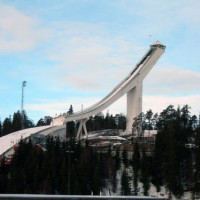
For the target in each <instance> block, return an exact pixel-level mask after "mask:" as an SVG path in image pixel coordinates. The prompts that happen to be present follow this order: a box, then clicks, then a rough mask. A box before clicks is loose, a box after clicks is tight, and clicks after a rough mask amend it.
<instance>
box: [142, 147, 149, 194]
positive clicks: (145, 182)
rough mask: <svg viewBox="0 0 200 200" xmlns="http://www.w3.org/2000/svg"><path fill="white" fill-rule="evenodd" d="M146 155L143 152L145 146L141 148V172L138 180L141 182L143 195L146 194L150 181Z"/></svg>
mask: <svg viewBox="0 0 200 200" xmlns="http://www.w3.org/2000/svg"><path fill="white" fill-rule="evenodd" d="M148 165H149V163H148V157H147V155H146V152H145V148H143V149H142V158H141V174H140V180H141V182H142V184H143V191H144V192H143V193H144V195H145V196H148V190H149V188H150V181H149V170H148Z"/></svg>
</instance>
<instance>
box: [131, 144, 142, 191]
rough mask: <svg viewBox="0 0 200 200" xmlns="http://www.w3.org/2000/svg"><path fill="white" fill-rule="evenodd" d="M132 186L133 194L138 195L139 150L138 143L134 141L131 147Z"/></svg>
mask: <svg viewBox="0 0 200 200" xmlns="http://www.w3.org/2000/svg"><path fill="white" fill-rule="evenodd" d="M132 162H133V187H134V195H138V180H139V169H140V151H139V145H138V143H137V142H136V143H135V144H134V149H133V158H132Z"/></svg>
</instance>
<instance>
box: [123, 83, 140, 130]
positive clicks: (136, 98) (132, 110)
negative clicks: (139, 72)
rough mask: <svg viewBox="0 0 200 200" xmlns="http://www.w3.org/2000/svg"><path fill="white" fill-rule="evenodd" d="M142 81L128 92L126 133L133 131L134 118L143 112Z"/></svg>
mask: <svg viewBox="0 0 200 200" xmlns="http://www.w3.org/2000/svg"><path fill="white" fill-rule="evenodd" d="M142 85H143V83H142V81H140V82H139V83H138V84H137V85H136V86H135V87H134V88H132V89H131V90H130V91H129V92H128V93H127V122H126V133H127V134H130V133H132V125H133V122H134V120H133V119H134V118H135V117H137V116H138V115H139V114H140V113H141V112H142Z"/></svg>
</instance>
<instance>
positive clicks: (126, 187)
mask: <svg viewBox="0 0 200 200" xmlns="http://www.w3.org/2000/svg"><path fill="white" fill-rule="evenodd" d="M121 195H122V196H128V195H131V187H130V177H129V176H128V173H127V171H126V169H125V170H123V172H122V176H121Z"/></svg>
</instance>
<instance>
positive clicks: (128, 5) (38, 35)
mask: <svg viewBox="0 0 200 200" xmlns="http://www.w3.org/2000/svg"><path fill="white" fill-rule="evenodd" d="M199 10H200V1H198V0H190V1H188V0H182V1H173V0H167V1H161V0H159V1H158V0H101V1H97V0H66V1H63V0H62V1H61V0H48V1H47V0H29V1H27V0H12V1H11V0H0V69H1V73H0V94H1V100H0V117H1V120H3V119H4V118H5V117H8V116H9V115H10V114H13V112H15V111H17V110H19V109H20V106H21V84H22V81H24V80H26V81H27V86H26V88H25V98H24V108H25V110H26V111H27V114H28V116H29V117H30V118H31V119H33V120H34V121H35V122H37V120H38V119H39V118H40V117H43V116H45V115H51V116H55V115H56V114H60V113H63V112H66V111H67V110H68V108H69V106H70V104H72V105H73V107H74V110H75V111H78V110H80V108H81V104H83V105H84V107H87V106H90V105H92V104H93V103H95V102H96V101H98V100H100V99H101V98H103V97H104V96H105V95H106V94H107V93H109V92H110V90H111V89H112V88H113V87H115V85H116V84H117V83H118V82H119V81H121V79H123V78H124V77H125V76H126V75H127V74H128V73H129V72H130V71H131V69H132V68H133V67H134V65H135V64H136V63H137V62H138V61H139V59H140V58H141V57H142V56H143V54H144V53H145V52H146V51H147V50H148V48H149V45H150V44H151V43H153V42H154V41H156V40H160V41H161V42H162V43H163V44H165V45H166V46H167V49H166V52H165V54H164V55H163V56H162V57H161V58H160V60H159V61H158V62H157V64H156V65H155V66H154V68H153V70H152V71H151V72H150V74H149V75H148V76H147V78H146V79H145V81H144V93H143V94H144V96H143V102H144V103H143V110H144V111H145V110H147V109H150V108H151V109H152V110H153V111H154V112H160V111H161V110H162V109H164V108H165V107H166V106H167V105H169V104H173V105H175V107H176V106H177V105H181V106H182V105H184V104H189V105H190V106H191V112H192V114H199V111H200V106H199V102H200V84H199V81H200V56H199V52H200V37H199V35H200V12H199ZM108 110H109V112H110V113H113V114H115V113H120V112H122V113H124V114H125V113H126V98H125V97H122V98H121V99H120V100H119V101H118V102H116V103H115V104H113V105H112V106H111V107H110V108H108Z"/></svg>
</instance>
